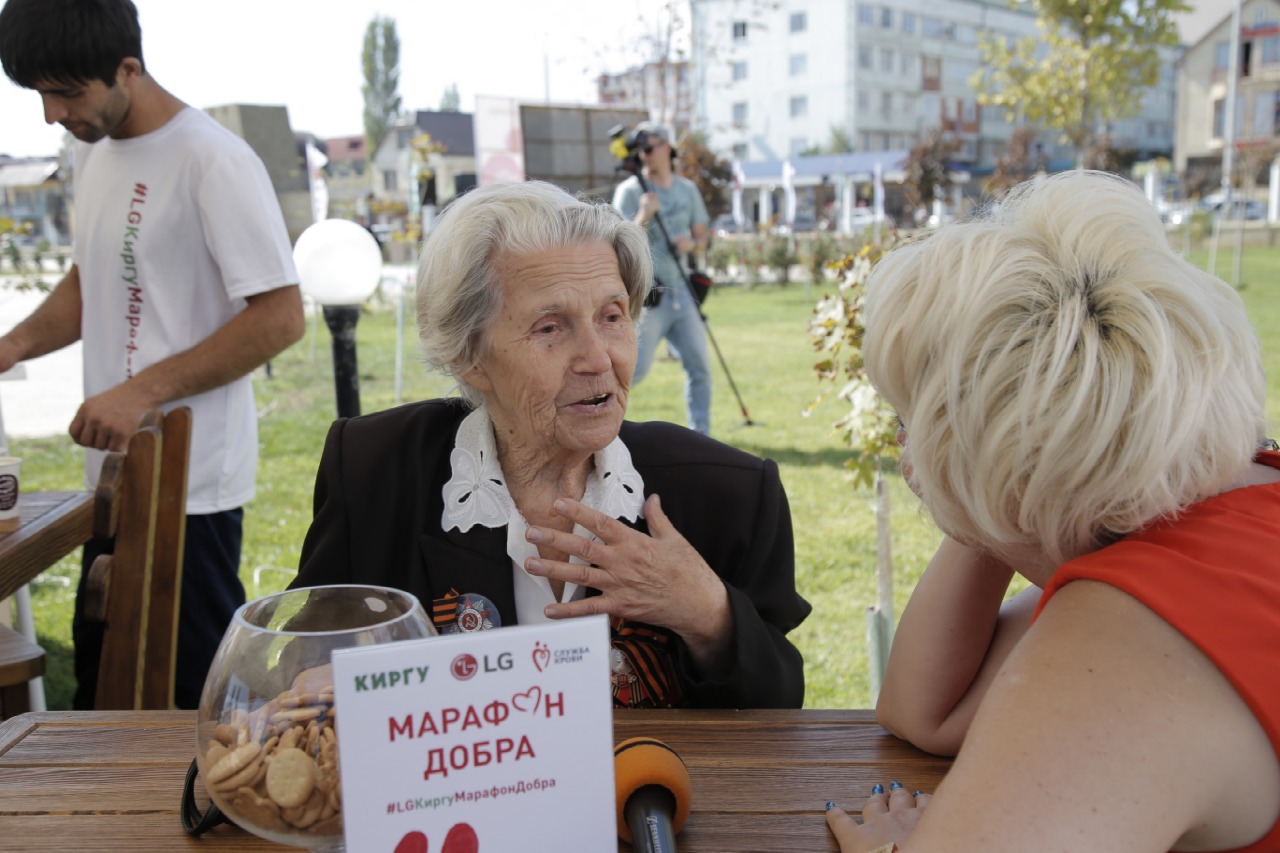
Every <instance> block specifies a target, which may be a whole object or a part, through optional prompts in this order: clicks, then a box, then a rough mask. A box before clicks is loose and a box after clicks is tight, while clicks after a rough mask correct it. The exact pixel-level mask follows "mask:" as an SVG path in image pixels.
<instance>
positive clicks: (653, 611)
mask: <svg viewBox="0 0 1280 853" xmlns="http://www.w3.org/2000/svg"><path fill="white" fill-rule="evenodd" d="M555 511H556V512H557V513H559V514H560V515H563V516H564V517H565V518H568V519H570V520H571V521H573V522H574V524H576V525H581V526H582V527H583V528H585V529H586V530H589V531H591V532H592V533H594V534H595V535H596V537H597V538H596V539H594V540H593V539H588V538H585V537H582V536H578V535H576V534H573V533H564V532H562V531H558V530H552V529H550V528H546V527H530V528H529V530H528V533H527V534H526V536H527V538H528V540H529V541H530V542H532V543H534V544H535V545H538V546H540V547H542V548H544V549H547V550H551V551H560V552H562V553H568V554H571V555H573V556H575V557H578V558H580V559H581V560H582V561H583V563H567V562H561V561H558V560H544V559H539V558H531V559H529V560H527V561H525V569H526V570H528V572H529V574H531V575H541V576H543V577H545V578H548V579H551V580H557V581H566V582H569V583H576V584H578V585H579V586H589V587H592V588H593V589H598V590H599V591H600V594H599V595H595V596H588V597H587V598H583V599H580V600H578V601H571V602H565V603H562V604H553V605H550V606H548V607H547V609H546V614H547V616H549V617H551V618H553V619H565V618H569V617H573V616H589V615H592V614H595V613H606V614H608V615H610V616H620V617H622V618H624V619H629V620H634V621H636V622H645V623H648V624H650V625H657V626H659V627H663V628H668V629H670V630H672V631H675V632H676V633H677V634H679V635H680V637H681V638H682V639H683V640H684V641H685V644H686V645H687V646H688V647H689V651H690V652H691V653H692V654H693V656H694V659H695V660H696V661H697V662H698V664H699V666H700V667H703V668H707V667H708V666H712V665H713V664H715V663H716V662H717V659H718V658H719V657H720V655H721V654H722V653H723V652H724V651H725V650H726V649H727V648H728V646H729V644H730V640H731V634H732V630H733V614H732V611H731V610H730V608H729V595H728V592H727V591H726V590H725V587H724V583H723V581H721V580H720V578H719V577H718V576H717V575H716V573H715V572H714V571H713V570H712V569H711V567H710V566H708V565H707V562H706V560H704V559H702V555H700V554H699V553H698V551H697V549H695V548H694V547H693V546H692V545H691V544H689V540H687V539H685V538H684V536H683V535H681V533H680V531H678V530H676V528H675V526H674V525H673V524H672V523H671V520H670V519H669V518H667V516H666V514H665V513H663V511H662V507H661V504H660V502H659V500H658V496H657V495H656V494H655V495H650V496H649V499H648V500H647V501H645V507H644V517H645V520H646V521H647V522H648V524H649V535H645V534H644V533H641V532H640V531H638V530H633V529H631V528H630V527H627V526H626V525H625V524H623V523H622V522H621V521H618V520H617V519H616V518H611V517H609V516H608V515H605V514H604V513H602V512H599V511H597V510H594V509H591V508H590V507H588V506H585V505H584V504H582V503H580V502H578V501H575V500H571V499H569V498H561V499H559V500H557V501H556V502H555ZM584 564H585V565H584Z"/></svg>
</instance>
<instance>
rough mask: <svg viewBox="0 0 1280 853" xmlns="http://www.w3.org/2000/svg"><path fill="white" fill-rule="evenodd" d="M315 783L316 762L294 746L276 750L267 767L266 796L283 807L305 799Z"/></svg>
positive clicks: (289, 806) (294, 805)
mask: <svg viewBox="0 0 1280 853" xmlns="http://www.w3.org/2000/svg"><path fill="white" fill-rule="evenodd" d="M315 785H316V763H315V762H314V761H313V760H312V759H311V756H309V755H307V754H306V753H305V752H303V751H302V750H300V749H297V748H296V747H294V748H291V749H282V750H279V751H277V752H276V755H275V758H274V759H272V761H271V766H270V767H268V768H267V796H269V797H271V799H273V800H275V801H276V803H277V804H278V805H280V806H282V807H283V808H296V807H297V806H300V805H302V804H303V803H305V802H306V801H307V799H308V798H309V797H310V796H311V791H312V790H313V789H314V788H315Z"/></svg>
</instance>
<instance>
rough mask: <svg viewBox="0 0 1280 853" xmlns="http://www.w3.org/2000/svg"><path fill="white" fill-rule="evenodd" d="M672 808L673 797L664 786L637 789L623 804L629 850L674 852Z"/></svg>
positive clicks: (648, 852) (673, 810) (673, 808)
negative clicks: (628, 829)
mask: <svg viewBox="0 0 1280 853" xmlns="http://www.w3.org/2000/svg"><path fill="white" fill-rule="evenodd" d="M675 811H676V798H675V796H674V795H673V794H672V793H671V792H670V791H668V790H667V789H666V788H664V787H662V786H661V785H645V786H644V787H642V788H637V789H636V791H635V793H633V794H632V795H631V796H630V797H628V798H627V804H626V806H624V807H623V813H624V814H626V816H627V826H628V827H630V829H631V849H632V850H634V851H635V853H677V850H676V833H675V830H674V829H673V828H672V825H671V816H672V815H673V814H675Z"/></svg>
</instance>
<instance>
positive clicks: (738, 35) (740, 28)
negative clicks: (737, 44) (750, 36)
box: [733, 21, 747, 41]
mask: <svg viewBox="0 0 1280 853" xmlns="http://www.w3.org/2000/svg"><path fill="white" fill-rule="evenodd" d="M733 40H734V41H746V40H747V22H746V21H734V22H733Z"/></svg>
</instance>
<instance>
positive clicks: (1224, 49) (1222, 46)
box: [1213, 41, 1231, 71]
mask: <svg viewBox="0 0 1280 853" xmlns="http://www.w3.org/2000/svg"><path fill="white" fill-rule="evenodd" d="M1230 58H1231V43H1230V42H1225V41H1220V42H1218V43H1217V44H1215V45H1214V46H1213V70H1214V71H1226V70H1227V60H1228V59H1230Z"/></svg>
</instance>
